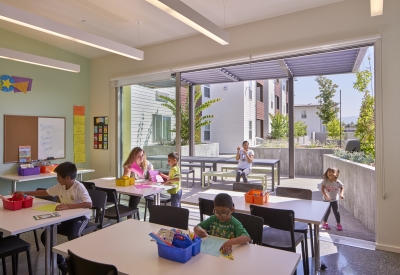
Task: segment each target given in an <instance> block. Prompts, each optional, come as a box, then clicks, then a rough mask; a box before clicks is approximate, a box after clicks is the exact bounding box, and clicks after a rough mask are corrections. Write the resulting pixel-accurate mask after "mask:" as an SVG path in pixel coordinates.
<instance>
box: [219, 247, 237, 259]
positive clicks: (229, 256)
mask: <svg viewBox="0 0 400 275" xmlns="http://www.w3.org/2000/svg"><path fill="white" fill-rule="evenodd" d="M219 251H220V252H221V255H222V256H223V257H224V258H227V259H229V260H234V258H233V254H232V253H226V252H224V250H222V249H220V250H219Z"/></svg>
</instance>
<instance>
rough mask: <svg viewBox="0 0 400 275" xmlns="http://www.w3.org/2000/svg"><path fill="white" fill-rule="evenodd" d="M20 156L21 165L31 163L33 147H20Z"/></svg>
mask: <svg viewBox="0 0 400 275" xmlns="http://www.w3.org/2000/svg"><path fill="white" fill-rule="evenodd" d="M18 156H19V162H21V163H25V162H31V160H32V159H31V146H30V145H26V146H18Z"/></svg>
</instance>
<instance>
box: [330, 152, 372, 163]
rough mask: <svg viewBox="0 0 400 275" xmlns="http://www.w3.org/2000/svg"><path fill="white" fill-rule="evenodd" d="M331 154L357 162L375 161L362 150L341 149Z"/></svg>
mask: <svg viewBox="0 0 400 275" xmlns="http://www.w3.org/2000/svg"><path fill="white" fill-rule="evenodd" d="M333 154H334V156H336V157H338V158H342V159H347V160H350V161H354V162H358V163H363V164H373V163H375V159H374V157H373V156H372V155H370V154H366V153H364V152H347V151H343V150H337V151H335V152H334V153H333Z"/></svg>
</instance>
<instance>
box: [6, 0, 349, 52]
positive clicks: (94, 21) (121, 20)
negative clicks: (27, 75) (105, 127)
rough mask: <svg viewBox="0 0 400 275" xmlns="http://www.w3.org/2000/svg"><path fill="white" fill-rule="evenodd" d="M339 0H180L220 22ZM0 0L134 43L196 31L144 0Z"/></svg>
mask: <svg viewBox="0 0 400 275" xmlns="http://www.w3.org/2000/svg"><path fill="white" fill-rule="evenodd" d="M341 1H344V0H182V2H184V3H185V4H187V5H188V6H190V7H191V8H193V9H194V10H196V11H197V12H199V13H200V14H202V15H203V16H205V17H207V18H208V19H209V20H211V21H212V22H214V23H215V24H216V25H218V26H219V27H221V28H226V27H231V26H236V25H241V24H245V23H249V22H253V21H258V20H262V19H266V18H271V17H276V16H280V15H284V14H288V13H293V12H297V11H301V10H306V9H311V8H315V7H319V6H324V5H329V4H332V3H336V2H341ZM0 2H2V3H4V4H7V5H10V6H13V7H15V8H18V9H21V10H24V11H27V12H30V13H34V14H36V15H40V16H43V17H46V18H48V19H51V20H54V21H58V22H60V23H63V24H65V25H68V26H71V27H74V28H77V29H81V30H84V31H87V32H90V33H93V34H96V35H99V36H102V37H105V38H108V39H110V40H113V41H116V42H119V43H122V44H125V45H128V46H131V47H135V48H141V47H144V46H147V45H152V44H157V43H162V42H165V41H170V40H175V39H179V38H182V37H187V36H191V35H196V34H198V32H197V31H196V30H194V29H192V28H190V27H189V26H187V25H185V24H184V23H182V22H180V21H178V20H177V19H175V18H173V17H171V16H170V15H168V14H166V13H164V12H163V11H161V10H159V9H157V8H156V7H154V6H153V5H151V4H149V3H147V2H146V1H145V0H112V1H111V0H58V1H56V0H34V1H32V0H0ZM83 20H84V22H83ZM138 22H139V23H138ZM0 28H3V29H6V30H9V31H12V32H16V33H19V34H21V35H24V36H27V37H30V38H33V39H36V40H39V41H42V42H44V43H47V44H50V45H53V46H56V47H58V48H61V49H65V50H67V51H70V52H74V53H76V54H79V55H82V56H85V57H88V58H97V57H101V56H105V55H109V54H110V53H109V52H106V51H103V50H100V49H96V48H93V47H90V46H86V45H82V44H78V43H77V44H76V43H75V42H73V41H69V40H66V39H62V38H59V37H55V36H52V35H49V34H45V33H42V32H39V31H36V30H32V29H28V28H26V27H22V26H18V25H15V24H12V23H8V22H5V21H2V20H0ZM221 47H222V46H221Z"/></svg>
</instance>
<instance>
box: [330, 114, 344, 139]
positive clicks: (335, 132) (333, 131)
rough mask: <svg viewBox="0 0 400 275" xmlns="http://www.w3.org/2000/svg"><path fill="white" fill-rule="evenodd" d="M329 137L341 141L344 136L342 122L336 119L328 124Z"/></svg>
mask: <svg viewBox="0 0 400 275" xmlns="http://www.w3.org/2000/svg"><path fill="white" fill-rule="evenodd" d="M326 130H327V132H328V137H330V138H332V139H339V138H340V136H342V135H343V125H342V127H340V121H339V119H337V118H336V117H335V118H334V119H332V120H331V121H329V122H328V124H326Z"/></svg>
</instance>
